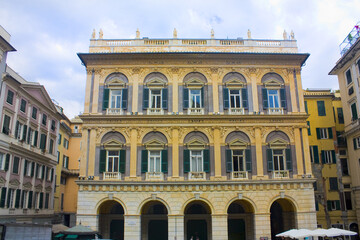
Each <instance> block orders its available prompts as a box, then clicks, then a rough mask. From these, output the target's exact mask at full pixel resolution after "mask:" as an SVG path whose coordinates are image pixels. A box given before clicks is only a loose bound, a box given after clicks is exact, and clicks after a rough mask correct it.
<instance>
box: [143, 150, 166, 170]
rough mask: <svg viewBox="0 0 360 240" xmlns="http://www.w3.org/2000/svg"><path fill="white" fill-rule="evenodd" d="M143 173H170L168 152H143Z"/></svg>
mask: <svg viewBox="0 0 360 240" xmlns="http://www.w3.org/2000/svg"><path fill="white" fill-rule="evenodd" d="M141 172H142V173H147V172H148V173H160V172H161V173H167V172H168V151H167V150H165V149H163V150H142V151H141Z"/></svg>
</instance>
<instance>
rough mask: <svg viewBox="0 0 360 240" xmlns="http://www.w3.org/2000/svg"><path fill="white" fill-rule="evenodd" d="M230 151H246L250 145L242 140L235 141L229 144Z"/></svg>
mask: <svg viewBox="0 0 360 240" xmlns="http://www.w3.org/2000/svg"><path fill="white" fill-rule="evenodd" d="M228 145H229V148H230V149H246V148H247V147H248V145H249V143H247V142H245V141H243V140H241V139H235V140H233V141H231V142H229V143H228Z"/></svg>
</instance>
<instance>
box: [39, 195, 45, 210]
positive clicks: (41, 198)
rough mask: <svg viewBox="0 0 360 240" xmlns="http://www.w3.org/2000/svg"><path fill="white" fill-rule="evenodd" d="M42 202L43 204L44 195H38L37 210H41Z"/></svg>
mask: <svg viewBox="0 0 360 240" xmlns="http://www.w3.org/2000/svg"><path fill="white" fill-rule="evenodd" d="M43 202H44V193H42V192H41V193H40V194H39V209H42V208H43Z"/></svg>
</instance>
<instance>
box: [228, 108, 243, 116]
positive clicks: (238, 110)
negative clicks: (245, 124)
mask: <svg viewBox="0 0 360 240" xmlns="http://www.w3.org/2000/svg"><path fill="white" fill-rule="evenodd" d="M229 114H233V115H242V114H245V110H244V108H230V109H229Z"/></svg>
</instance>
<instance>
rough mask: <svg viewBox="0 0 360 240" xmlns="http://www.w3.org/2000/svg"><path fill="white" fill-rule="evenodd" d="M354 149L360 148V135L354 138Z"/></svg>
mask: <svg viewBox="0 0 360 240" xmlns="http://www.w3.org/2000/svg"><path fill="white" fill-rule="evenodd" d="M353 144H354V150H357V149H360V137H356V138H353Z"/></svg>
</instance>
